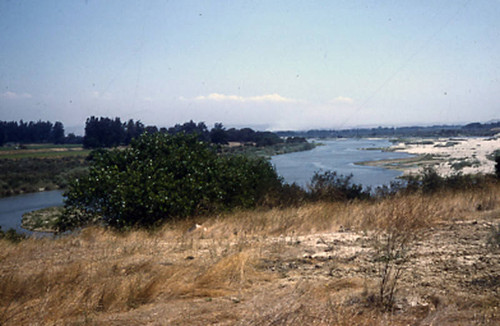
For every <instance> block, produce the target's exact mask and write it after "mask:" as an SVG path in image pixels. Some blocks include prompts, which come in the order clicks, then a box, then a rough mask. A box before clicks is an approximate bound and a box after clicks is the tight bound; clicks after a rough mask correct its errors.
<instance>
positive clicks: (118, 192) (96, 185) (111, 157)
mask: <svg viewBox="0 0 500 326" xmlns="http://www.w3.org/2000/svg"><path fill="white" fill-rule="evenodd" d="M279 186H281V180H280V179H279V178H278V176H277V174H276V171H275V170H274V168H273V167H272V166H271V164H270V163H269V162H268V161H266V160H264V159H259V158H255V159H250V158H247V157H243V156H220V155H217V153H216V151H215V150H214V149H213V148H212V147H211V146H210V145H209V144H207V143H205V142H201V141H200V140H199V139H198V137H197V135H185V134H177V135H168V134H161V133H156V134H144V135H142V136H141V137H140V138H139V139H138V140H134V141H132V143H131V147H130V148H127V149H124V150H117V149H115V150H111V151H102V150H101V151H97V152H94V153H92V155H91V161H90V169H89V174H88V176H86V177H84V178H80V179H77V180H75V181H74V182H72V183H71V184H70V186H69V190H68V191H67V192H66V193H65V196H66V197H67V198H66V200H65V207H66V211H65V213H64V215H63V217H62V218H61V219H60V221H59V225H58V227H59V229H60V230H61V231H63V230H66V229H71V228H75V227H78V226H81V225H85V224H89V223H93V222H96V221H102V222H104V223H105V224H107V225H110V226H113V227H116V228H124V227H132V226H152V225H155V224H157V223H159V222H161V221H164V220H165V219H170V218H175V217H186V216H190V215H194V214H198V213H201V212H206V211H218V210H223V209H230V208H233V207H251V206H254V205H256V204H257V203H259V202H261V201H262V200H263V199H264V198H265V196H266V193H268V192H269V191H271V189H273V188H275V187H279Z"/></svg>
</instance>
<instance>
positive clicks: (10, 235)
mask: <svg viewBox="0 0 500 326" xmlns="http://www.w3.org/2000/svg"><path fill="white" fill-rule="evenodd" d="M0 239H5V240H7V241H10V242H12V243H19V242H21V241H22V240H24V239H26V235H24V234H22V233H18V232H17V231H16V230H14V229H8V230H7V231H3V230H2V227H1V226H0Z"/></svg>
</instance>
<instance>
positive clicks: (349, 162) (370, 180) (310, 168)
mask: <svg viewBox="0 0 500 326" xmlns="http://www.w3.org/2000/svg"><path fill="white" fill-rule="evenodd" d="M318 142H319V143H321V144H323V146H318V147H316V148H315V149H313V150H311V151H306V152H296V153H291V154H285V155H278V156H273V157H272V159H271V162H272V163H273V164H274V165H275V167H276V170H277V172H278V174H279V175H281V176H282V177H283V178H284V179H285V181H286V182H288V183H293V182H295V183H297V184H298V185H300V186H306V185H307V184H308V183H309V182H310V181H311V177H312V176H313V175H314V172H316V171H328V170H329V171H336V172H337V173H338V174H343V175H349V174H353V178H352V182H354V183H356V184H362V185H363V186H366V187H372V188H375V187H377V186H381V185H384V184H389V183H390V182H391V181H393V180H395V179H396V178H397V177H399V176H401V175H402V173H401V172H400V171H396V170H388V169H384V168H379V167H372V166H361V165H356V164H355V163H356V162H363V161H377V160H383V159H396V158H407V157H411V156H412V155H409V154H406V153H400V152H383V151H381V150H363V149H365V148H383V147H389V146H390V145H392V144H391V143H390V142H389V141H388V140H386V139H338V140H321V141H318Z"/></svg>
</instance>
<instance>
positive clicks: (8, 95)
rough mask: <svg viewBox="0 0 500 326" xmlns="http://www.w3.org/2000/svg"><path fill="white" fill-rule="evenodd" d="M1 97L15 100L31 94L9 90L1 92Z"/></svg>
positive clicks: (29, 96) (28, 96)
mask: <svg viewBox="0 0 500 326" xmlns="http://www.w3.org/2000/svg"><path fill="white" fill-rule="evenodd" d="M0 97H1V98H6V99H9V100H17V99H25V98H32V96H31V94H28V93H15V92H11V91H6V92H4V93H2V94H0Z"/></svg>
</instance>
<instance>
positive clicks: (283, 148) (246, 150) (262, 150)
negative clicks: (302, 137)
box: [221, 142, 318, 157]
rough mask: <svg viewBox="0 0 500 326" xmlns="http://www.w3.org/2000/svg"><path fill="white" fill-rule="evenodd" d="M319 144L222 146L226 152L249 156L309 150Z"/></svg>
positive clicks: (269, 155) (268, 155)
mask: <svg viewBox="0 0 500 326" xmlns="http://www.w3.org/2000/svg"><path fill="white" fill-rule="evenodd" d="M316 146H318V145H317V144H316V143H307V142H305V143H279V144H275V145H270V146H264V147H258V146H253V145H251V144H249V145H244V146H236V147H222V148H221V150H222V152H223V153H224V154H230V155H232V154H236V155H245V156H249V157H271V156H274V155H281V154H288V153H294V152H301V151H308V150H311V149H313V148H315V147H316Z"/></svg>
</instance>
